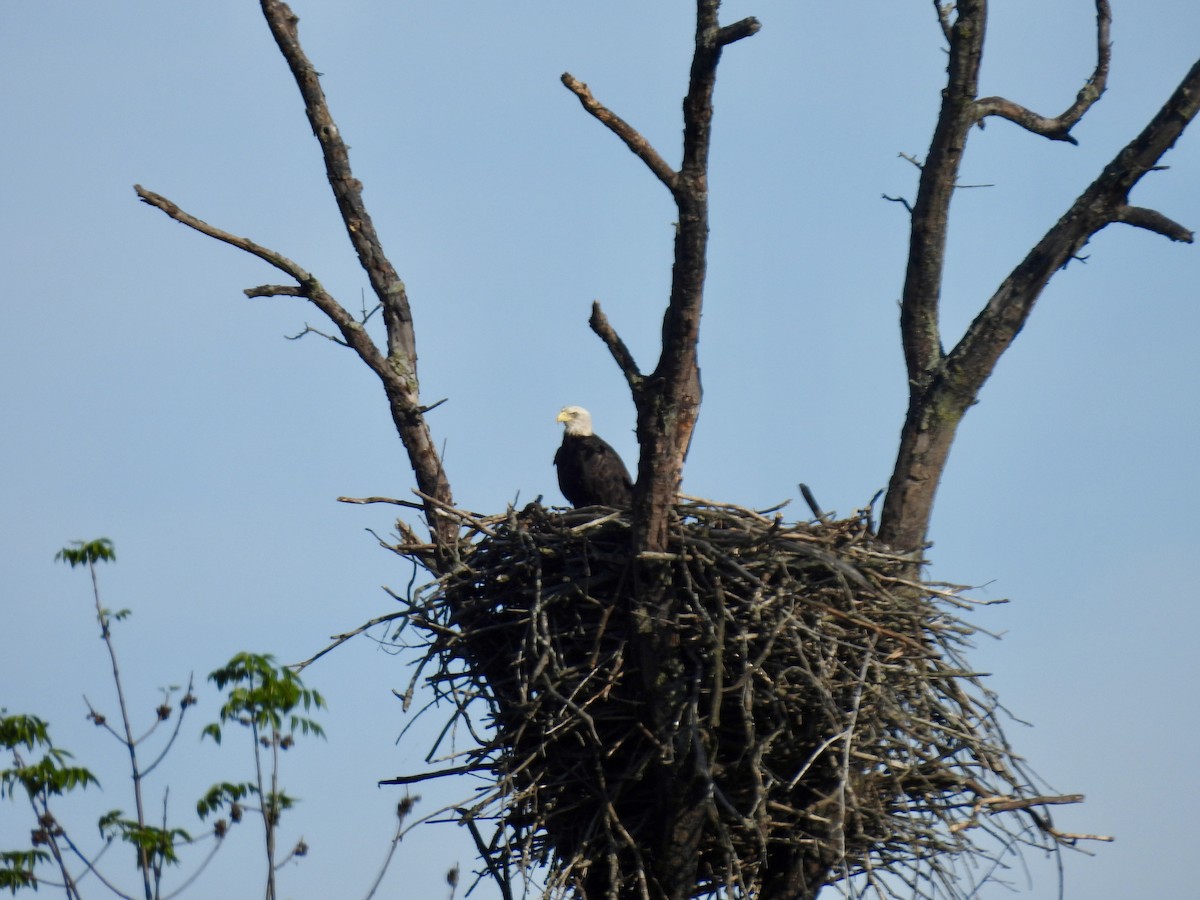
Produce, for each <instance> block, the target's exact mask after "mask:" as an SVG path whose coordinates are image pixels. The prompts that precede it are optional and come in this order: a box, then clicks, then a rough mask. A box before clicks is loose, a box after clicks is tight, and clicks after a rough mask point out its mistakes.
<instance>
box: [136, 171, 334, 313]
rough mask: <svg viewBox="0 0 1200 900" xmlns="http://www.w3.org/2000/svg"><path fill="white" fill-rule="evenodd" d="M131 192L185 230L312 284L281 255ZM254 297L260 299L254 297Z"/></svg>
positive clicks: (140, 191)
mask: <svg viewBox="0 0 1200 900" xmlns="http://www.w3.org/2000/svg"><path fill="white" fill-rule="evenodd" d="M133 189H134V191H135V192H136V193H137V195H138V199H139V200H141V201H142V202H143V203H145V204H148V205H149V206H153V207H154V208H156V209H160V210H162V211H163V212H164V213H166V214H167V215H168V216H170V217H171V218H172V219H174V220H175V221H176V222H179V223H181V224H183V225H186V226H188V228H192V229H195V230H196V231H198V232H200V233H201V234H204V235H207V236H208V237H210V238H214V239H216V240H218V241H221V242H222V243H225V244H229V245H230V246H231V247H237V248H238V249H239V250H244V251H246V252H247V253H249V254H250V255H251V256H257V257H258V258H259V259H261V260H262V261H263V262H266V263H268V264H269V265H272V266H274V267H275V268H276V269H278V270H279V271H281V272H283V273H284V274H286V275H290V276H292V278H295V279H296V281H298V282H300V284H302V285H306V284H309V283H312V282H313V281H314V279H313V277H312V275H310V274H309V273H308V272H307V271H306V270H305V269H303V268H301V267H300V266H299V265H297V264H296V263H294V262H292V261H291V260H290V259H288V258H287V257H286V256H284V255H283V254H282V253H278V252H276V251H274V250H271V249H269V248H267V247H263V246H262V245H261V244H256V243H255V242H254V241H252V240H250V239H249V238H244V237H238V236H237V235H236V234H230V233H229V232H228V231H223V230H222V229H220V228H217V227H216V226H215V225H209V224H208V223H207V222H205V221H204V220H203V219H198V218H196V217H195V216H193V215H191V214H190V213H187V212H185V211H184V210H182V209H180V208H179V207H178V206H177V205H176V204H175V203H173V202H172V201H170V200H168V199H167V198H166V197H164V196H162V195H161V194H156V193H154V192H153V191H148V190H146V189H145V188H144V187H142V186H141V185H140V184H135V185H134V186H133ZM254 290H256V291H257V290H262V288H255V289H254ZM278 292H279V293H281V294H282V293H292V294H293V295H294V296H302V297H303V296H307V294H305V293H303V292H300V291H299V290H298V289H297V288H289V287H281V288H279V289H278ZM256 296H263V295H262V294H258V295H256Z"/></svg>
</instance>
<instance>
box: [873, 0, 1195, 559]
mask: <svg viewBox="0 0 1200 900" xmlns="http://www.w3.org/2000/svg"><path fill="white" fill-rule="evenodd" d="M1096 9H1097V22H1098V28H1097V34H1098V44H1099V48H1100V52H1099V59H1098V62H1097V67H1096V71H1095V72H1094V73H1093V77H1092V78H1091V79H1090V80H1089V83H1088V85H1085V87H1084V89H1083V90H1082V91H1081V92H1080V94H1079V97H1078V98H1077V99H1076V102H1075V104H1074V105H1073V106H1072V107H1071V108H1070V109H1068V110H1067V112H1065V113H1064V114H1063V115H1062V116H1060V117H1058V118H1057V119H1055V120H1043V121H1042V122H1041V123H1040V124H1039V123H1035V124H1036V127H1032V128H1030V130H1031V131H1035V132H1037V133H1046V132H1047V131H1050V132H1055V133H1054V134H1046V136H1048V137H1056V136H1057V137H1058V138H1059V139H1063V138H1062V135H1063V134H1065V130H1066V129H1069V128H1070V126H1071V125H1073V124H1074V123H1075V122H1076V121H1078V119H1079V117H1080V116H1082V115H1083V113H1084V112H1086V111H1087V109H1088V108H1090V106H1091V105H1092V104H1093V103H1094V102H1095V100H1096V99H1097V98H1098V97H1099V92H1100V91H1102V90H1103V87H1104V81H1105V79H1106V77H1107V69H1108V24H1109V18H1110V17H1109V10H1108V3H1107V0H1097V3H1096ZM938 10H939V17H940V19H941V20H942V22H943V25H945V24H946V23H947V22H948V20H949V13H948V12H945V13H944V14H943V12H944V10H945V7H944V6H943V5H938ZM986 12H987V4H986V2H985V0H963V2H961V3H959V4H958V11H957V17H956V18H955V19H954V22H953V24H952V25H951V27H950V44H951V51H950V66H949V75H948V80H947V87H946V90H945V91H944V92H943V104H942V113H941V116H940V118H939V121H938V126H937V129H936V131H935V134H934V139H933V144H932V146H931V148H930V153H929V156H928V158H927V159H926V162H925V165H924V166H923V167H922V170H921V182H920V187H919V189H918V195H917V201H916V203H915V204H914V205H913V216H912V238H911V243H910V247H909V266H908V274H907V277H906V279H905V288H904V295H903V300H902V307H901V333H902V339H903V343H904V351H905V359H906V361H907V364H908V375H909V407H908V416H907V418H906V420H905V424H904V428H903V430H902V431H901V438H900V450H899V453H898V455H897V459H896V465H895V468H894V469H893V472H892V478H891V481H890V483H889V486H888V492H887V499H886V501H885V502H884V507H883V513H882V516H881V522H880V532H879V534H880V537H881V538H882V539H883V540H884V541H886V542H887V543H889V544H890V545H891V546H892V547H894V548H896V549H897V550H901V551H905V552H915V551H917V550H919V549H920V548H921V547H922V546H923V545H924V543H925V541H926V536H927V533H928V529H929V520H930V516H931V514H932V509H933V501H934V496H935V494H936V492H937V486H938V483H939V482H940V480H941V477H942V473H943V471H944V470H945V465H946V461H947V458H948V456H949V453H950V447H951V444H952V443H953V440H954V436H955V433H956V431H957V428H958V424H959V422H960V421H961V419H962V416H963V415H964V413H965V412H966V410H967V409H968V408H969V407H970V406H971V405H972V404H973V403H974V402H975V400H976V398H977V396H978V394H979V391H980V389H981V388H982V387H983V384H984V383H985V382H986V381H987V379H988V378H989V377H990V376H991V373H992V371H993V370H994V368H995V366H996V363H997V362H998V360H999V358H1000V356H1001V355H1002V354H1003V353H1004V351H1005V350H1007V349H1008V347H1009V346H1010V345H1011V344H1012V341H1013V340H1014V339H1015V338H1016V335H1017V334H1018V333H1019V332H1020V330H1021V328H1022V327H1024V325H1025V322H1026V321H1027V320H1028V317H1029V314H1030V312H1031V311H1032V310H1033V307H1034V304H1035V303H1036V302H1037V300H1038V298H1039V297H1040V296H1041V293H1042V291H1043V290H1044V289H1045V287H1046V285H1047V283H1048V282H1049V280H1050V278H1051V277H1052V276H1053V275H1054V273H1055V272H1057V271H1058V270H1059V269H1061V268H1063V267H1064V266H1065V265H1066V264H1067V263H1068V262H1069V261H1070V260H1071V259H1072V258H1074V257H1075V256H1076V255H1077V254H1078V253H1079V251H1080V250H1081V249H1082V247H1083V246H1084V245H1085V244H1086V243H1087V242H1088V241H1089V240H1090V239H1091V237H1092V236H1093V235H1094V234H1096V232H1098V231H1100V230H1101V229H1103V228H1105V227H1107V226H1108V225H1110V224H1112V223H1114V222H1120V223H1124V224H1128V225H1134V226H1136V227H1139V228H1144V229H1147V230H1149V231H1153V232H1155V233H1157V234H1162V235H1164V236H1166V237H1168V238H1170V239H1171V240H1175V241H1186V242H1190V241H1191V240H1192V233H1191V231H1190V230H1188V229H1187V228H1185V227H1184V226H1183V225H1180V224H1179V223H1177V222H1175V221H1173V220H1172V219H1170V218H1168V217H1167V216H1166V215H1164V214H1162V213H1160V212H1158V211H1157V210H1151V209H1146V208H1143V207H1139V206H1132V205H1130V203H1129V194H1130V192H1131V191H1132V189H1133V188H1134V186H1135V185H1136V184H1137V183H1138V181H1140V180H1141V178H1142V177H1143V176H1144V175H1145V174H1146V173H1147V172H1150V171H1153V170H1155V169H1157V168H1161V166H1160V160H1161V159H1162V157H1163V155H1164V154H1165V153H1166V152H1167V151H1168V150H1169V149H1170V148H1171V147H1172V146H1173V145H1174V143H1175V141H1176V140H1178V138H1179V136H1180V135H1181V134H1182V133H1183V131H1184V129H1186V128H1187V127H1188V125H1189V124H1190V123H1191V122H1192V120H1193V119H1194V118H1195V116H1196V114H1197V110H1198V108H1200V62H1198V63H1196V64H1195V65H1194V66H1193V67H1192V69H1191V70H1190V71H1189V72H1188V74H1187V75H1186V76H1185V77H1184V79H1183V81H1182V82H1181V84H1180V85H1179V87H1178V88H1177V89H1176V90H1175V92H1174V93H1173V94H1172V95H1171V97H1170V98H1169V99H1168V100H1167V102H1166V103H1165V104H1164V105H1163V107H1162V108H1161V109H1160V110H1159V111H1158V113H1157V114H1156V115H1155V116H1154V118H1153V119H1152V120H1151V121H1150V123H1149V124H1148V125H1147V126H1146V127H1145V128H1144V129H1143V130H1142V132H1141V134H1139V135H1138V136H1137V137H1136V138H1134V140H1132V141H1131V142H1130V143H1129V144H1128V145H1127V146H1126V147H1124V148H1123V149H1122V150H1121V151H1120V152H1119V153H1118V154H1117V155H1116V156H1115V157H1114V158H1113V160H1112V161H1111V162H1110V163H1109V164H1108V165H1107V166H1106V167H1105V168H1104V171H1103V172H1102V173H1101V174H1100V176H1099V177H1098V178H1097V179H1096V180H1095V181H1093V182H1092V184H1091V185H1090V186H1089V187H1088V188H1087V189H1086V190H1085V191H1084V192H1083V193H1082V194H1081V195H1080V196H1079V198H1078V199H1077V200H1076V201H1075V202H1074V203H1073V204H1072V205H1071V208H1070V209H1068V210H1067V212H1066V213H1065V214H1064V215H1063V216H1062V218H1060V219H1059V220H1058V222H1056V223H1055V224H1054V226H1053V227H1051V228H1050V229H1049V231H1047V232H1046V234H1045V236H1044V237H1043V238H1042V239H1041V240H1040V241H1038V243H1037V244H1036V245H1035V246H1034V248H1033V249H1032V250H1031V251H1030V252H1029V253H1028V254H1027V255H1026V257H1025V258H1024V259H1023V260H1022V261H1021V262H1020V263H1019V264H1018V265H1017V266H1016V267H1015V268H1014V269H1013V270H1012V272H1011V273H1010V274H1009V276H1008V277H1007V278H1005V280H1004V281H1003V283H1002V284H1001V285H1000V286H999V288H998V289H997V290H996V291H995V293H994V294H993V295H992V297H991V298H990V299H989V300H988V302H987V304H986V305H985V306H984V308H983V309H982V310H981V311H980V313H979V314H978V315H977V316H976V318H975V320H974V321H973V322H972V323H971V325H970V327H969V328H968V329H967V331H966V333H965V334H964V335H963V337H962V339H961V340H960V341H959V342H958V344H957V345H956V346H955V347H954V348H953V349H952V350H951V351H950V352H949V353H946V352H945V351H944V350H943V349H942V342H941V336H940V330H939V328H940V326H939V321H938V318H939V313H938V303H939V296H940V291H941V284H942V276H943V270H944V264H945V244H946V226H947V222H948V213H949V201H950V198H951V196H952V193H953V190H954V184H955V181H956V178H957V172H958V170H959V167H960V165H961V160H962V155H963V152H964V150H965V145H966V136H967V132H968V131H969V129H970V126H971V125H972V124H973V123H974V122H976V121H978V113H979V111H980V110H981V109H990V110H991V111H990V112H989V113H988V114H999V112H997V109H998V107H996V106H995V104H994V103H993V101H994V99H995V98H992V99H989V100H985V101H976V100H975V99H974V90H975V85H976V84H977V79H978V72H979V62H980V59H981V51H982V46H983V39H984V34H985V30H986ZM1047 123H1051V124H1047Z"/></svg>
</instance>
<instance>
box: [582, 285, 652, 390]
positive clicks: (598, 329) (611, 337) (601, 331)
mask: <svg viewBox="0 0 1200 900" xmlns="http://www.w3.org/2000/svg"><path fill="white" fill-rule="evenodd" d="M588 325H590V326H591V328H592V331H594V332H595V333H596V334H597V335H598V336H599V338H600V340H602V341H604V344H605V346H607V347H608V351H609V352H610V353H611V354H612V356H613V359H614V360H616V362H617V365H618V366H619V367H620V369H621V372H622V373H624V375H625V380H626V381H628V382H629V387H630V389H631V390H632V391H633V392H634V393H635V394H636V393H637V392H638V391H639V390H641V388H642V382H643V380H644V379H643V376H642V373H641V372H640V371H639V370H638V367H637V362H635V361H634V358H633V354H632V353H630V352H629V348H628V347H627V346H625V342H624V341H623V340H621V338H620V336H619V335H618V334H617V332H616V331H615V330H613V327H612V325H610V324H609V321H608V317H607V316H606V315H604V310H602V309H601V308H600V301H599V300H593V301H592V317H591V318H590V319H588Z"/></svg>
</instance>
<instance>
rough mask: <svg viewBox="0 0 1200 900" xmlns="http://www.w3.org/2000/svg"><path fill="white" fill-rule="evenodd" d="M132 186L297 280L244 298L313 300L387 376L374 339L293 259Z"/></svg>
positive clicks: (179, 217) (181, 219)
mask: <svg viewBox="0 0 1200 900" xmlns="http://www.w3.org/2000/svg"><path fill="white" fill-rule="evenodd" d="M133 189H134V190H135V191H136V192H137V195H138V197H139V198H140V199H141V201H142V202H143V203H146V204H148V205H150V206H153V207H155V208H156V209H160V210H162V211H163V212H164V213H166V214H167V215H168V216H170V217H171V218H172V219H174V220H175V221H176V222H180V223H182V224H184V225H187V226H188V227H189V228H191V229H193V230H195V231H198V232H200V233H201V234H203V235H207V236H208V237H211V238H214V239H215V240H218V241H221V242H222V243H225V244H229V245H230V246H231V247H237V248H238V249H239V250H244V251H245V252H247V253H249V254H251V255H252V256H257V257H258V258H259V259H261V260H263V261H264V262H267V263H269V264H271V265H272V266H274V267H275V268H277V269H279V271H281V272H284V273H286V274H288V275H290V276H292V277H293V278H295V279H296V280H297V281H298V282H300V284H299V285H297V286H288V285H260V286H258V287H255V288H248V289H247V290H246V291H245V294H246V296H247V297H268V296H290V297H304V298H305V299H307V300H309V301H311V302H312V304H313V305H314V306H316V307H317V308H318V309H319V310H321V312H323V313H325V315H326V316H328V317H329V319H330V321H331V322H333V324H334V325H336V326H337V328H338V330H339V331H340V332H341V333H342V338H343V339H344V340H345V343H346V345H347V346H348V347H351V348H353V349H354V351H355V352H356V353H358V355H359V357H360V358H361V359H362V361H363V362H365V363H366V364H367V365H368V366H370V368H371V369H372V370H373V371H374V372H375V373H376V374H378V375H379V376H380V377H381V378H382V377H386V375H387V374H388V368H387V364H386V361H385V360H384V358H383V355H382V354H381V353H380V352H379V348H378V347H376V346H375V343H374V341H372V340H371V338H370V336H369V335H368V334H367V332H366V331H365V330H364V329H363V327H362V326H361V325H360V324H359V323H358V321H357V320H355V318H354V316H352V315H351V314H350V313H349V312H347V311H346V309H345V308H344V307H343V306H342V305H341V304H340V303H338V302H337V300H335V299H334V298H333V297H332V296H330V295H329V294H328V293H327V292H326V291H325V289H324V288H323V287H322V286H321V282H320V281H318V280H317V279H316V277H314V276H313V275H311V274H310V273H309V272H308V271H307V270H305V269H303V268H301V267H300V266H299V265H297V264H296V263H294V262H292V260H290V259H288V258H287V257H286V256H284V255H283V254H282V253H279V252H277V251H275V250H271V249H269V248H267V247H263V246H262V245H260V244H256V243H255V242H254V241H252V240H250V239H249V238H244V237H238V236H237V235H234V234H230V233H229V232H228V231H224V230H222V229H220V228H217V227H216V226H214V225H210V224H208V223H207V222H205V221H204V220H203V219H199V218H197V217H196V216H193V215H191V214H190V213H188V212H185V211H184V210H182V209H180V208H179V206H178V205H176V204H175V203H173V202H172V201H170V200H168V199H167V198H166V197H163V196H162V195H160V194H156V193H154V192H153V191H148V190H146V189H145V188H144V187H142V186H141V185H140V184H135V185H134V186H133Z"/></svg>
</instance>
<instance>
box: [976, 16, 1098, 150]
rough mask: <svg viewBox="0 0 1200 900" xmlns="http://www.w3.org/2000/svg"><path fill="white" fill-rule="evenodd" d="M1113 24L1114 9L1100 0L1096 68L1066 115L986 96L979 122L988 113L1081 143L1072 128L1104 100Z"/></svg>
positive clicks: (978, 108) (1052, 136)
mask: <svg viewBox="0 0 1200 900" xmlns="http://www.w3.org/2000/svg"><path fill="white" fill-rule="evenodd" d="M1111 26H1112V9H1111V8H1110V7H1109V0H1096V68H1095V69H1094V70H1093V71H1092V74H1091V76H1090V77H1089V78H1088V80H1087V81H1086V82H1084V85H1083V87H1081V88H1080V89H1079V93H1078V94H1077V95H1076V97H1075V102H1074V103H1072V104H1071V105H1070V106H1069V107H1068V108H1067V110H1066V111H1065V112H1063V113H1062V115H1059V116H1055V117H1053V118H1048V117H1046V116H1041V115H1038V114H1037V113H1035V112H1033V111H1032V110H1029V109H1026V108H1025V107H1024V106H1021V105H1020V104H1019V103H1013V102H1012V101H1011V100H1006V99H1005V98H1003V97H985V98H983V99H982V100H979V101H978V102H977V103H976V104H975V109H976V113H977V115H978V119H979V121H982V120H983V119H985V118H987V117H988V116H998V117H1000V118H1002V119H1008V120H1009V121H1010V122H1013V123H1015V124H1017V125H1020V126H1021V127H1022V128H1024V129H1025V130H1026V131H1031V132H1033V133H1034V134H1040V135H1042V136H1043V137H1046V138H1049V139H1050V140H1052V141H1066V142H1067V143H1069V144H1077V143H1079V142H1078V141H1076V140H1075V138H1073V137H1072V136H1071V134H1070V131H1071V129H1072V128H1073V127H1075V124H1076V123H1077V122H1078V121H1079V120H1080V119H1082V118H1083V116H1084V114H1085V113H1086V112H1087V111H1088V110H1089V109H1091V108H1092V106H1093V105H1094V104H1095V103H1096V101H1097V100H1099V99H1100V95H1101V94H1103V93H1104V90H1105V87H1106V86H1107V84H1108V68H1109V64H1110V62H1111V61H1112V40H1111V39H1110V36H1109V33H1110V29H1111Z"/></svg>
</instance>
